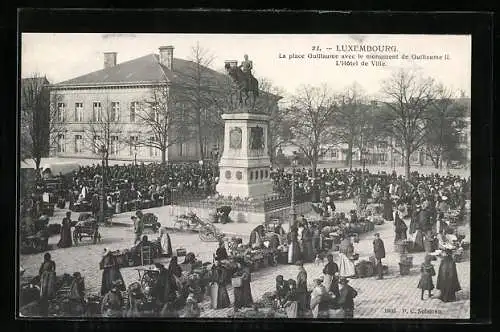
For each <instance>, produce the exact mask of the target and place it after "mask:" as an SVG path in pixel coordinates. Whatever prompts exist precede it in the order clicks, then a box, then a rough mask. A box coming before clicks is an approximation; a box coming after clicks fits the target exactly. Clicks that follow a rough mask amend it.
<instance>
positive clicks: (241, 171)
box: [216, 112, 273, 198]
mask: <svg viewBox="0 0 500 332" xmlns="http://www.w3.org/2000/svg"><path fill="white" fill-rule="evenodd" d="M222 118H223V119H224V121H225V130H224V151H223V152H222V157H221V160H220V163H219V169H220V174H219V183H218V184H217V187H216V190H217V192H218V193H219V194H220V195H222V196H232V197H240V198H247V197H249V198H262V197H263V196H266V195H269V194H271V193H272V191H273V185H272V181H271V172H270V166H271V160H270V159H269V152H268V146H267V142H268V136H267V135H268V124H269V116H268V115H266V114H259V113H248V112H241V113H230V114H223V115H222Z"/></svg>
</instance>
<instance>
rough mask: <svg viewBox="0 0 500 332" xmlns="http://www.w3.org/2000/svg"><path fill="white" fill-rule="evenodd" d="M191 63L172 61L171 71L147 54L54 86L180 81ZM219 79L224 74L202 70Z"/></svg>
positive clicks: (192, 63) (191, 68) (152, 55)
mask: <svg viewBox="0 0 500 332" xmlns="http://www.w3.org/2000/svg"><path fill="white" fill-rule="evenodd" d="M195 65H196V64H195V63H194V62H192V61H187V60H182V59H176V58H174V59H173V70H170V69H168V68H167V67H165V66H163V65H161V64H160V62H159V56H158V55H157V54H148V55H145V56H142V57H140V58H136V59H133V60H130V61H126V62H123V63H119V64H117V65H116V66H114V67H110V68H104V69H100V70H97V71H94V72H91V73H89V74H85V75H82V76H78V77H75V78H72V79H70V80H67V81H64V82H60V83H57V84H55V86H67V85H72V86H80V85H110V84H131V83H158V82H176V81H181V80H182V78H183V77H184V76H185V75H184V74H186V73H187V72H189V71H190V70H193V69H194V68H195ZM204 69H205V70H206V71H207V72H210V73H211V74H213V75H214V77H217V78H219V79H221V78H223V77H225V75H224V74H222V73H218V72H216V71H215V70H212V69H209V68H204Z"/></svg>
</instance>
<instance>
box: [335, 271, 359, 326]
mask: <svg viewBox="0 0 500 332" xmlns="http://www.w3.org/2000/svg"><path fill="white" fill-rule="evenodd" d="M348 282H349V280H347V279H346V278H340V281H339V283H340V285H341V286H340V291H339V296H338V297H337V304H338V305H339V306H340V307H341V308H342V309H343V310H344V318H353V316H354V298H355V297H356V296H357V295H358V292H357V291H356V290H355V289H354V288H352V287H351V286H349V285H348Z"/></svg>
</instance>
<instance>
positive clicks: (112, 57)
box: [104, 52, 116, 69]
mask: <svg viewBox="0 0 500 332" xmlns="http://www.w3.org/2000/svg"><path fill="white" fill-rule="evenodd" d="M114 66H116V52H105V53H104V69H107V68H111V67H114Z"/></svg>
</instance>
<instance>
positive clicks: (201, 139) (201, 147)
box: [196, 108, 205, 160]
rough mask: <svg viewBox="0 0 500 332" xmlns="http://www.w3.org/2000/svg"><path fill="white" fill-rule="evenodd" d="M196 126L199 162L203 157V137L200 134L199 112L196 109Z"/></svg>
mask: <svg viewBox="0 0 500 332" xmlns="http://www.w3.org/2000/svg"><path fill="white" fill-rule="evenodd" d="M196 124H197V125H198V128H197V129H198V130H197V133H196V134H197V140H198V145H199V147H200V160H203V159H204V157H205V155H204V151H203V135H202V134H201V126H202V123H201V110H200V109H199V108H198V112H197V114H196Z"/></svg>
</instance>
